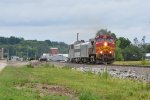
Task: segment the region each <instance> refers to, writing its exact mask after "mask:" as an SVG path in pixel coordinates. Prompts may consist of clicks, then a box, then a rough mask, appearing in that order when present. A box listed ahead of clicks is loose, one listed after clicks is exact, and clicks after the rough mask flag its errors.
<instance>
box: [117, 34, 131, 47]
mask: <svg viewBox="0 0 150 100" xmlns="http://www.w3.org/2000/svg"><path fill="white" fill-rule="evenodd" d="M119 40H120V45H119V47H120V48H121V49H124V48H126V47H127V46H129V45H130V44H131V41H130V40H129V39H126V38H124V37H119Z"/></svg>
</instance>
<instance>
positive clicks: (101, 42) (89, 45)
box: [68, 35, 115, 63]
mask: <svg viewBox="0 0 150 100" xmlns="http://www.w3.org/2000/svg"><path fill="white" fill-rule="evenodd" d="M68 51H69V53H68V54H69V56H68V58H69V61H70V62H76V63H112V62H113V61H114V57H115V41H114V38H113V37H112V36H111V35H99V36H97V37H96V38H94V39H89V41H87V42H85V41H83V40H81V41H76V42H75V43H73V44H71V45H69V50H68Z"/></svg>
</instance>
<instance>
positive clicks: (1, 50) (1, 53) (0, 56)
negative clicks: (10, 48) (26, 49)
mask: <svg viewBox="0 0 150 100" xmlns="http://www.w3.org/2000/svg"><path fill="white" fill-rule="evenodd" d="M0 59H4V48H0Z"/></svg>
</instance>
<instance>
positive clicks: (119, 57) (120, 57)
mask: <svg viewBox="0 0 150 100" xmlns="http://www.w3.org/2000/svg"><path fill="white" fill-rule="evenodd" d="M120 43H121V41H120V40H117V41H116V51H115V59H116V60H117V61H122V60H124V58H123V55H122V50H121V48H120V47H119V46H120Z"/></svg>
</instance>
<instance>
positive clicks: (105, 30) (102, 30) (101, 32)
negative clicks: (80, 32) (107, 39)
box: [96, 29, 112, 36]
mask: <svg viewBox="0 0 150 100" xmlns="http://www.w3.org/2000/svg"><path fill="white" fill-rule="evenodd" d="M101 34H108V35H111V34H112V33H111V31H108V30H107V29H100V30H99V31H97V33H96V36H98V35H101Z"/></svg>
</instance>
